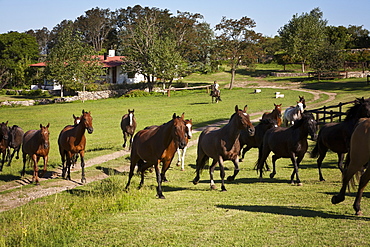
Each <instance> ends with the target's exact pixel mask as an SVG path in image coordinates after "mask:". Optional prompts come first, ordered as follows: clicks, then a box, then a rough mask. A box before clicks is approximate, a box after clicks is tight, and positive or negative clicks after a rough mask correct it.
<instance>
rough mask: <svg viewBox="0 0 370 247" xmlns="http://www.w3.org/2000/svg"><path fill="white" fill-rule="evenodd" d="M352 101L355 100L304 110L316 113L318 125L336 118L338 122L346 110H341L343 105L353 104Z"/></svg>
mask: <svg viewBox="0 0 370 247" xmlns="http://www.w3.org/2000/svg"><path fill="white" fill-rule="evenodd" d="M354 102H355V101H349V102H345V103H342V102H340V103H339V104H338V105H332V106H324V107H321V108H317V109H313V110H307V111H305V112H311V113H312V114H314V115H316V122H317V123H318V124H319V125H323V124H326V123H331V122H333V121H335V120H336V119H337V120H338V122H341V121H342V120H344V118H345V116H346V112H343V106H344V105H348V104H353V103H354ZM333 109H334V110H333Z"/></svg>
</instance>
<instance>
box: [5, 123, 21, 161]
mask: <svg viewBox="0 0 370 247" xmlns="http://www.w3.org/2000/svg"><path fill="white" fill-rule="evenodd" d="M23 135H24V131H23V129H22V128H21V127H19V126H17V125H13V126H12V127H11V128H10V129H9V147H8V154H9V157H8V166H10V164H11V163H12V160H13V157H14V155H15V153H17V156H16V157H15V158H16V159H19V150H20V149H21V146H22V142H23ZM11 148H12V149H13V152H12V153H11V154H10V149H11Z"/></svg>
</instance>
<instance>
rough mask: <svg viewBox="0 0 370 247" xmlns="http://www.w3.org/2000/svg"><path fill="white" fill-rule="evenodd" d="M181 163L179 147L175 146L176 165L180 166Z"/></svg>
mask: <svg viewBox="0 0 370 247" xmlns="http://www.w3.org/2000/svg"><path fill="white" fill-rule="evenodd" d="M180 164H181V149H180V148H177V163H176V166H180Z"/></svg>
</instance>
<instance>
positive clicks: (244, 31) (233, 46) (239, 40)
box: [215, 16, 262, 89]
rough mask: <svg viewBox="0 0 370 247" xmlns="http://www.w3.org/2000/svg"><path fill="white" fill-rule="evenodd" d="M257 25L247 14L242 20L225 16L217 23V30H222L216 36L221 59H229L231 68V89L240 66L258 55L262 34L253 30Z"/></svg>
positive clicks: (247, 63)
mask: <svg viewBox="0 0 370 247" xmlns="http://www.w3.org/2000/svg"><path fill="white" fill-rule="evenodd" d="M255 26H256V23H255V22H254V21H253V20H252V19H250V18H248V17H246V16H245V17H242V18H241V19H240V20H234V19H226V17H223V18H222V20H221V23H219V24H217V25H216V28H215V29H216V31H219V32H220V34H219V35H218V36H216V40H217V49H218V54H219V56H220V59H223V60H226V61H228V63H229V66H230V68H231V80H230V86H229V88H230V89H231V88H232V87H233V83H234V78H235V71H236V69H237V68H238V66H239V65H241V64H245V65H249V64H251V63H253V62H254V61H255V59H256V58H257V57H258V56H257V54H258V52H259V50H260V49H259V47H258V42H259V40H260V39H261V38H262V35H261V34H260V33H256V32H255V31H254V30H252V28H254V27H255Z"/></svg>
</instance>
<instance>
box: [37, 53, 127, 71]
mask: <svg viewBox="0 0 370 247" xmlns="http://www.w3.org/2000/svg"><path fill="white" fill-rule="evenodd" d="M98 57H99V60H100V61H101V62H102V63H103V67H104V68H112V67H117V66H120V65H121V64H122V63H123V61H122V59H123V58H124V56H114V57H106V59H105V60H104V55H99V56H98ZM30 66H31V67H46V63H45V62H42V63H34V64H30Z"/></svg>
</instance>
